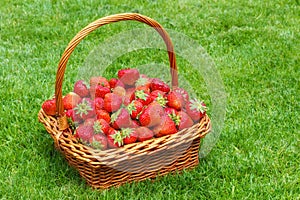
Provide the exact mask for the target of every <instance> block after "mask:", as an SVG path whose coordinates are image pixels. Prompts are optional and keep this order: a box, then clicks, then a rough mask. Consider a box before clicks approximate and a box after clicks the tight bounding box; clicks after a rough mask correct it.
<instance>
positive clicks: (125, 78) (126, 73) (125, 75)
mask: <svg viewBox="0 0 300 200" xmlns="http://www.w3.org/2000/svg"><path fill="white" fill-rule="evenodd" d="M139 77H140V73H139V71H138V70H137V69H121V70H119V71H118V78H119V79H120V81H122V82H123V83H124V84H125V85H134V83H135V82H136V81H137V80H138V79H139Z"/></svg>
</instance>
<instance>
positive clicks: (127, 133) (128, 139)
mask: <svg viewBox="0 0 300 200" xmlns="http://www.w3.org/2000/svg"><path fill="white" fill-rule="evenodd" d="M121 134H122V135H123V136H122V137H123V138H124V139H123V141H124V144H132V143H135V142H136V141H137V138H138V134H137V132H136V131H135V130H134V129H131V128H122V129H121Z"/></svg>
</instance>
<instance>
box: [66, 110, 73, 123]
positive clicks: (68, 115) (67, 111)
mask: <svg viewBox="0 0 300 200" xmlns="http://www.w3.org/2000/svg"><path fill="white" fill-rule="evenodd" d="M65 114H66V117H67V118H69V119H71V120H72V121H73V122H74V110H73V109H70V110H66V111H65Z"/></svg>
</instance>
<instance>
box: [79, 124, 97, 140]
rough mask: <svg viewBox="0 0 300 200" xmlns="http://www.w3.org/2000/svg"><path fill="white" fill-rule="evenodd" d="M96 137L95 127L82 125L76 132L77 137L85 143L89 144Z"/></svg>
mask: <svg viewBox="0 0 300 200" xmlns="http://www.w3.org/2000/svg"><path fill="white" fill-rule="evenodd" d="M93 135H94V130H93V127H91V126H85V125H84V124H81V125H79V126H78V127H77V129H76V130H75V137H76V138H80V139H81V140H82V141H83V142H88V141H89V140H90V138H91V137H93Z"/></svg>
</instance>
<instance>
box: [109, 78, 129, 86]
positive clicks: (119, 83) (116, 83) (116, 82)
mask: <svg viewBox="0 0 300 200" xmlns="http://www.w3.org/2000/svg"><path fill="white" fill-rule="evenodd" d="M109 85H110V88H115V87H117V86H121V87H123V88H125V84H124V83H123V82H122V81H120V80H119V79H116V78H111V79H110V80H109Z"/></svg>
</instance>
